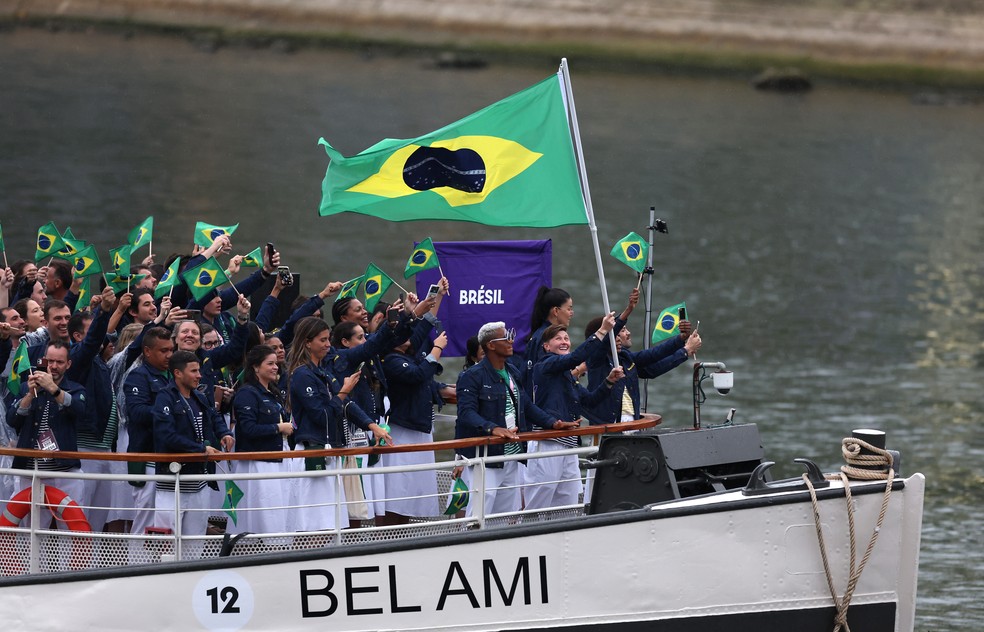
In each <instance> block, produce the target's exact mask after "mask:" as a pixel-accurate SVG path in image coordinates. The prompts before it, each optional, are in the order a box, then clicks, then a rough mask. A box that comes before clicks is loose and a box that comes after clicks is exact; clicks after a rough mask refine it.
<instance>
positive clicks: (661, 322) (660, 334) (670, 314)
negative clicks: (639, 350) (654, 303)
mask: <svg viewBox="0 0 984 632" xmlns="http://www.w3.org/2000/svg"><path fill="white" fill-rule="evenodd" d="M686 308H687V304H686V303H685V302H684V303H677V304H676V305H670V306H669V307H667V308H666V309H664V310H663V311H661V312H660V313H659V318H657V319H656V326H655V327H654V328H653V337H652V343H653V344H656V343H658V342H662V341H664V340H666V339H667V338H672V337H673V336H679V335H680V310H681V309H686Z"/></svg>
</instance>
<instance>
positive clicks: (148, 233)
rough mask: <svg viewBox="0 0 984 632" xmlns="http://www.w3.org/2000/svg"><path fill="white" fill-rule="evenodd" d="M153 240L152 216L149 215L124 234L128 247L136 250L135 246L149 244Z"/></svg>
mask: <svg viewBox="0 0 984 632" xmlns="http://www.w3.org/2000/svg"><path fill="white" fill-rule="evenodd" d="M153 240H154V216H153V215H151V216H150V217H148V218H147V219H145V220H144V221H142V222H140V225H139V226H137V227H136V228H134V229H133V230H131V231H130V234H129V235H127V236H126V241H127V242H128V243H129V244H130V248H132V249H133V250H136V249H137V248H139V247H141V246H143V245H145V244H149V243H150V242H152V241H153Z"/></svg>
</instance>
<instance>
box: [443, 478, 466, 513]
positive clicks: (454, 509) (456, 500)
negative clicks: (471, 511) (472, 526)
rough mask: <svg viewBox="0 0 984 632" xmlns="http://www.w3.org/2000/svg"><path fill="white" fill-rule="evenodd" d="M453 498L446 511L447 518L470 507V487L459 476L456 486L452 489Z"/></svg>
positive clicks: (450, 499) (449, 501)
mask: <svg viewBox="0 0 984 632" xmlns="http://www.w3.org/2000/svg"><path fill="white" fill-rule="evenodd" d="M450 494H451V497H450V498H448V508H447V509H445V510H444V515H445V516H453V515H454V514H456V513H458V512H459V511H463V510H464V509H465V507H467V506H468V497H469V495H470V494H469V491H468V485H467V484H466V483H465V481H464V480H463V479H462V478H461V477H460V476H459V477H458V478H456V479H455V480H454V485H452V486H451V489H450Z"/></svg>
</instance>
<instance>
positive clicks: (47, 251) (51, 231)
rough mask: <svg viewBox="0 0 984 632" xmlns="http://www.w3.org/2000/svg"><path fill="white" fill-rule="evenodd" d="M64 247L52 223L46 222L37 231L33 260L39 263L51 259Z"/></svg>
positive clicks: (59, 234)
mask: <svg viewBox="0 0 984 632" xmlns="http://www.w3.org/2000/svg"><path fill="white" fill-rule="evenodd" d="M64 247H65V242H64V241H63V240H62V236H61V233H59V232H58V229H57V228H55V223H54V222H48V223H47V224H45V225H44V226H42V227H41V228H39V229H38V240H37V252H35V253H34V260H35V261H41V260H42V259H44V258H45V257H53V256H55V254H57V252H58V251H59V250H61V249H62V248H64Z"/></svg>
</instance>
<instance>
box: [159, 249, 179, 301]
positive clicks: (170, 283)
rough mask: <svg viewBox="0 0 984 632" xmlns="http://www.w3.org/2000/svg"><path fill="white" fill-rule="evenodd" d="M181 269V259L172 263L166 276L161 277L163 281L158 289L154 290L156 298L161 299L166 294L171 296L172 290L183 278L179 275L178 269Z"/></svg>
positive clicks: (165, 273) (165, 272) (166, 271)
mask: <svg viewBox="0 0 984 632" xmlns="http://www.w3.org/2000/svg"><path fill="white" fill-rule="evenodd" d="M180 267H181V258H180V257H179V258H177V259H175V260H174V261H172V262H171V265H169V266H168V267H167V270H165V271H164V274H162V275H161V280H160V281H158V283H157V287H156V288H154V298H161V297H162V296H164V295H165V294H170V293H171V289H172V288H173V287H175V286H176V285H177V284H178V281H180V280H181V277H180V276H179V275H178V269H179V268H180Z"/></svg>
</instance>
